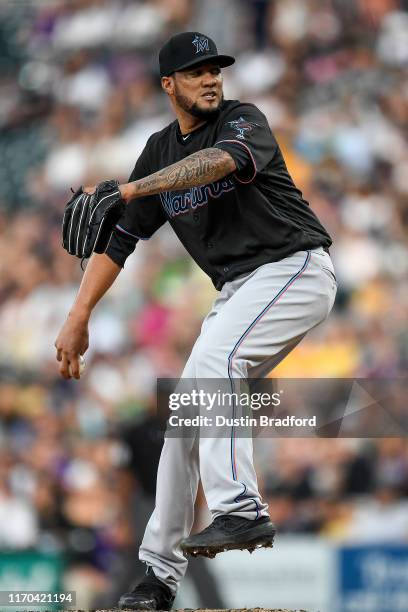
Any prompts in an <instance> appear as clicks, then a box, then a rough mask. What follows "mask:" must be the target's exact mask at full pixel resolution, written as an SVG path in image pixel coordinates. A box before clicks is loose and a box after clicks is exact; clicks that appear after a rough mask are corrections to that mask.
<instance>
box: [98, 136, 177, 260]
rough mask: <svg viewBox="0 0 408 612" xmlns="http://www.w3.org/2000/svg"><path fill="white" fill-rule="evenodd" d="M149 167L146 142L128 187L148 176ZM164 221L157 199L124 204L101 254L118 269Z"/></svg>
mask: <svg viewBox="0 0 408 612" xmlns="http://www.w3.org/2000/svg"><path fill="white" fill-rule="evenodd" d="M150 168H151V166H150V164H149V141H148V142H147V144H146V146H145V148H144V149H143V151H142V153H141V155H140V157H139V159H138V160H137V162H136V165H135V167H134V169H133V171H132V173H131V175H130V177H129V181H128V182H129V183H131V182H132V181H136V180H138V179H141V178H144V177H145V176H148V175H149V174H152V170H151V169H150ZM166 221H167V218H166V217H165V215H164V212H163V209H162V207H161V204H160V199H159V198H158V197H157V196H155V195H154V196H147V197H143V198H136V199H134V200H131V201H130V202H128V203H127V205H126V209H125V212H124V213H123V215H122V216H121V218H120V219H119V221H118V222H117V224H116V226H115V228H114V230H113V233H112V236H111V238H110V240H109V243H108V246H107V247H106V250H105V253H106V255H108V256H109V257H110V258H111V259H112V261H114V262H115V263H116V264H118V265H119V266H120V267H121V268H123V266H124V265H125V261H126V259H127V258H128V257H129V255H130V254H131V253H133V251H134V250H135V247H136V244H137V242H138V241H139V240H149V238H150V237H151V236H152V235H153V234H154V233H155V232H156V231H157V230H158V229H159V228H160V227H161V226H162V225H163V224H164V223H165V222H166Z"/></svg>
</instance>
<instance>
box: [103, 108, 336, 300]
mask: <svg viewBox="0 0 408 612" xmlns="http://www.w3.org/2000/svg"><path fill="white" fill-rule="evenodd" d="M209 147H217V148H219V149H223V150H225V151H228V153H229V154H230V155H231V156H232V158H233V159H234V161H235V163H236V166H237V171H236V172H235V173H233V174H230V175H228V176H226V177H225V178H223V179H221V180H219V181H215V182H214V183H210V184H208V185H204V186H202V187H192V188H190V189H183V190H180V191H172V192H165V193H160V194H158V195H154V196H148V197H143V198H138V199H136V200H133V201H132V202H130V203H129V204H128V205H127V207H126V211H125V213H124V215H123V217H122V218H121V219H120V220H119V222H118V224H117V226H116V228H115V231H114V233H113V235H112V238H111V240H110V243H109V245H108V248H107V250H106V253H107V255H109V257H110V258H111V259H112V260H113V261H115V262H116V263H118V264H119V265H120V266H123V265H124V262H125V260H126V258H127V257H128V255H129V254H130V253H132V252H133V250H134V248H135V246H136V243H137V241H138V240H148V239H149V238H150V237H151V236H152V234H154V232H155V231H156V230H157V229H158V228H159V227H161V226H162V225H163V224H164V223H166V221H168V222H169V223H170V225H171V226H172V227H173V229H174V231H175V232H176V234H177V236H178V237H179V239H180V241H181V242H182V243H183V245H184V246H185V248H186V249H187V251H188V252H189V253H190V255H191V256H192V258H193V259H194V260H195V261H196V263H197V264H198V265H199V266H200V268H202V269H203V270H204V272H206V273H207V274H208V275H209V276H210V277H211V279H212V281H213V283H214V285H215V287H216V288H217V289H221V287H222V285H223V284H224V283H225V282H226V281H229V280H232V279H234V278H236V277H237V276H239V275H240V274H244V273H248V272H251V271H253V270H255V269H256V268H257V267H259V266H261V265H263V264H266V263H270V262H273V261H279V260H281V259H283V258H284V257H288V256H289V255H291V254H292V253H295V252H296V251H301V250H307V249H312V248H316V247H319V246H323V247H329V246H330V245H331V242H332V241H331V238H330V236H329V234H328V233H327V231H326V230H325V229H324V227H323V226H322V225H321V223H320V222H319V220H318V219H317V217H316V215H315V214H314V212H313V211H312V210H311V208H310V206H309V204H308V203H307V202H306V200H304V199H303V197H302V193H301V192H300V191H299V190H298V189H297V188H296V187H295V185H294V183H293V181H292V179H291V177H290V175H289V173H288V170H287V168H286V165H285V162H284V159H283V157H282V153H281V151H280V148H279V145H278V143H277V142H276V139H275V137H274V135H273V133H272V132H271V129H270V127H269V125H268V122H267V120H266V118H265V116H264V115H263V113H261V111H260V110H259V109H258V108H257V107H256V106H254V105H253V104H245V103H241V102H239V101H237V100H229V101H225V102H224V103H223V105H222V107H221V110H220V112H219V114H218V115H217V117H216V119H214V120H212V121H209V122H207V123H205V124H204V125H202V126H201V127H199V128H198V129H196V130H195V131H193V132H191V133H190V134H187V135H186V136H182V134H181V132H180V129H179V124H178V121H174V122H173V123H171V124H170V125H168V126H167V127H166V128H164V129H163V130H161V131H160V132H157V133H155V134H153V135H152V136H151V137H150V138H149V140H148V142H147V144H146V146H145V148H144V150H143V152H142V154H141V155H140V157H139V159H138V161H137V163H136V166H135V168H134V170H133V172H132V174H131V176H130V179H129V182H130V181H134V180H137V179H140V178H143V177H145V176H147V175H149V174H152V173H153V172H156V171H157V170H161V169H162V168H165V167H166V166H169V165H171V164H174V163H175V162H177V161H179V160H182V159H183V158H185V157H187V156H188V155H191V154H192V153H195V152H197V151H200V150H201V149H205V148H209Z"/></svg>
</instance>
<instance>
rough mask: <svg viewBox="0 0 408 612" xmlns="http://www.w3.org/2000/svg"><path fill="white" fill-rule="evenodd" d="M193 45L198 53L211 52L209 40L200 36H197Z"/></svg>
mask: <svg viewBox="0 0 408 612" xmlns="http://www.w3.org/2000/svg"><path fill="white" fill-rule="evenodd" d="M193 45H195V48H196V53H205V52H206V51H209V50H210V43H209V40H208V38H206V37H205V36H201V35H200V34H196V35H195V37H194V40H193Z"/></svg>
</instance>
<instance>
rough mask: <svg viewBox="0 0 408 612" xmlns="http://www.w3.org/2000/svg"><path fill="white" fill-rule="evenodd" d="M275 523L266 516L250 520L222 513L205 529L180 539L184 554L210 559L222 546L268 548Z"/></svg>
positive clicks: (241, 548)
mask: <svg viewBox="0 0 408 612" xmlns="http://www.w3.org/2000/svg"><path fill="white" fill-rule="evenodd" d="M275 533H276V527H275V525H274V524H273V523H271V520H270V518H269V516H263V517H261V518H259V519H257V520H256V521H250V520H248V519H245V518H242V517H240V516H233V515H232V514H223V515H222V516H218V517H217V518H216V519H214V521H213V522H212V523H211V525H209V526H208V527H207V528H206V529H204V530H203V531H201V532H200V533H197V534H196V535H193V536H190V537H189V538H186V539H184V540H182V542H181V550H182V551H183V553H184V555H191V556H192V557H197V556H199V555H201V556H203V557H209V558H210V559H212V558H213V557H215V555H217V554H218V553H220V552H224V551H225V550H249V552H250V553H252V552H253V551H254V550H255V549H256V548H272V546H273V538H274V537H275Z"/></svg>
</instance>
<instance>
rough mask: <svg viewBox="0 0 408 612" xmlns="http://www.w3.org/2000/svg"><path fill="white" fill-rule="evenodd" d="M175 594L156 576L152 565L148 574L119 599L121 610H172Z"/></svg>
mask: <svg viewBox="0 0 408 612" xmlns="http://www.w3.org/2000/svg"><path fill="white" fill-rule="evenodd" d="M173 602H174V595H173V593H172V592H171V590H170V589H169V587H168V586H167V585H166V584H164V582H162V581H161V580H159V579H158V578H156V576H155V574H154V571H153V569H152V568H151V567H149V568H148V570H147V572H146V576H145V577H144V578H143V580H141V582H139V584H138V585H136V586H135V588H134V589H133V590H132V591H130V592H129V593H125V594H124V595H122V597H121V598H120V599H119V603H118V606H119V608H120V610H171V606H172V605H173Z"/></svg>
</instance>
